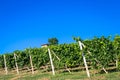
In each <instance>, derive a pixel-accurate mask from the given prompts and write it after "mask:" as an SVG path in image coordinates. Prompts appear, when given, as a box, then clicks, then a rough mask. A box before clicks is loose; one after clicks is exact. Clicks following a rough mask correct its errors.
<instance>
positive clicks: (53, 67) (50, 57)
mask: <svg viewBox="0 0 120 80" xmlns="http://www.w3.org/2000/svg"><path fill="white" fill-rule="evenodd" d="M48 53H49V57H50V63H51V67H52V73H53V75H55V71H54V65H53V61H52V56H51V52H50V49H49V48H48Z"/></svg>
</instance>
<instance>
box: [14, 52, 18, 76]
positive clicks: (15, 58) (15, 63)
mask: <svg viewBox="0 0 120 80" xmlns="http://www.w3.org/2000/svg"><path fill="white" fill-rule="evenodd" d="M14 59H15V66H16V71H17V74H19V70H18V65H17V60H16V54H15V53H14Z"/></svg>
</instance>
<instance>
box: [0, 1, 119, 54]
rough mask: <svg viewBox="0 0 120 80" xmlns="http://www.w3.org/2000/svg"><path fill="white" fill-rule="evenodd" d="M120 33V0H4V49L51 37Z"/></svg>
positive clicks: (0, 15) (0, 32)
mask: <svg viewBox="0 0 120 80" xmlns="http://www.w3.org/2000/svg"><path fill="white" fill-rule="evenodd" d="M116 34H120V1H119V0H0V53H6V52H12V51H14V50H17V49H19V50H23V49H25V48H28V47H40V45H41V44H44V43H47V40H48V38H51V37H57V38H58V39H59V42H60V43H70V42H73V40H72V36H81V38H83V39H90V38H92V37H94V36H102V35H105V36H108V35H113V36H114V35H116Z"/></svg>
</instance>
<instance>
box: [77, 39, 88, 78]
mask: <svg viewBox="0 0 120 80" xmlns="http://www.w3.org/2000/svg"><path fill="white" fill-rule="evenodd" d="M78 43H79V46H80V50H82V49H83V47H85V46H84V44H83V43H81V42H80V41H78ZM82 56H83V61H84V65H85V68H86V72H87V76H88V77H89V78H90V73H89V70H88V66H87V62H86V58H85V56H84V54H83V53H82Z"/></svg>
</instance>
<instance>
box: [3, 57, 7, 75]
mask: <svg viewBox="0 0 120 80" xmlns="http://www.w3.org/2000/svg"><path fill="white" fill-rule="evenodd" d="M3 57H4V66H5V72H6V75H7V74H8V70H7V65H6V57H5V55H3Z"/></svg>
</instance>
